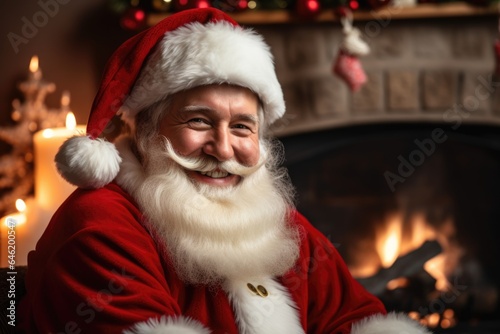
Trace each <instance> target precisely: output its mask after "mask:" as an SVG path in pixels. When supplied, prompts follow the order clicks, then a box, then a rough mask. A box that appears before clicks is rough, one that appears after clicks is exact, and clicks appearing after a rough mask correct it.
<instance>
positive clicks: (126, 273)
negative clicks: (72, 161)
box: [19, 184, 421, 334]
mask: <svg viewBox="0 0 500 334" xmlns="http://www.w3.org/2000/svg"><path fill="white" fill-rule="evenodd" d="M143 219H144V218H143V216H142V214H141V212H140V211H139V209H138V207H137V205H136V204H135V201H134V200H133V199H132V198H131V197H130V196H129V195H128V194H127V193H126V192H124V191H123V190H122V189H121V188H120V187H119V186H118V185H116V184H110V185H108V186H106V187H105V188H102V189H98V190H81V189H78V190H76V192H75V193H73V194H72V195H71V196H70V197H69V199H68V200H67V201H66V202H65V203H64V204H63V205H62V207H61V208H60V209H59V210H58V211H57V213H56V214H55V215H54V217H53V219H52V220H51V222H50V224H49V225H48V228H47V229H46V231H45V233H44V234H43V236H42V237H41V239H40V240H39V242H38V244H37V246H36V250H35V251H33V252H31V253H30V254H29V259H28V268H29V269H28V273H27V277H26V288H27V296H26V298H25V299H24V300H23V301H22V302H21V305H20V309H19V318H20V319H19V321H20V326H19V328H20V329H21V332H26V333H107V334H112V333H121V332H122V331H123V330H125V329H128V328H131V327H132V326H133V325H134V324H137V323H141V322H145V321H147V320H148V319H159V318H160V317H162V316H163V318H162V319H161V320H158V321H152V320H150V322H149V323H146V324H143V326H142V327H141V328H139V329H138V330H137V332H139V333H148V332H150V329H152V328H156V329H157V330H159V329H162V331H157V332H155V333H181V331H177V330H176V328H182V329H186V331H185V333H205V332H208V331H205V330H204V329H203V328H202V326H201V325H203V327H204V328H205V329H208V330H209V331H211V332H212V333H220V334H223V333H227V334H232V333H239V332H241V333H243V332H248V333H251V332H252V330H251V328H252V325H253V324H254V322H255V323H257V322H260V323H263V326H264V327H265V326H266V323H267V324H273V325H276V326H278V327H275V328H283V331H282V333H287V334H288V333H291V332H292V331H290V330H287V329H286V328H287V327H286V326H288V324H289V323H292V322H293V321H294V319H289V318H287V316H286V315H285V316H284V317H283V316H281V314H280V313H279V312H276V310H274V309H273V305H270V307H269V308H268V309H267V310H266V308H265V307H264V308H262V310H264V311H258V308H259V306H257V307H256V309H255V312H254V313H252V309H251V310H250V312H249V313H247V314H246V315H245V314H243V315H242V313H241V309H240V308H241V307H243V308H245V305H247V304H248V303H247V301H248V300H244V299H245V298H247V297H245V298H243V300H235V299H238V298H237V296H236V295H237V293H235V294H234V295H231V293H229V295H228V292H227V291H228V289H223V288H222V287H218V288H214V287H207V286H193V285H187V284H185V283H184V282H182V281H181V280H180V279H179V277H178V276H177V275H176V273H175V270H174V268H173V267H172V265H171V263H170V262H169V260H168V257H167V256H165V255H164V256H162V254H163V253H164V252H163V248H162V247H161V246H159V244H157V243H156V242H155V241H154V239H153V238H152V237H151V234H150V233H149V232H148V231H147V230H146V228H145V227H144V225H143V223H142V222H143ZM294 223H295V224H297V225H299V227H300V229H302V230H303V237H302V240H301V246H300V259H299V260H298V262H297V264H296V266H295V268H293V269H292V270H290V271H289V272H288V273H287V274H286V275H284V276H283V277H280V278H277V279H275V280H274V281H273V282H274V283H273V282H271V285H273V284H274V285H276V286H277V287H278V288H277V289H274V291H271V292H270V294H271V295H272V294H273V293H274V292H275V291H279V289H280V287H281V288H282V290H284V291H282V292H283V293H282V294H281V293H279V292H276V293H275V295H281V296H282V297H283V298H282V299H283V300H284V301H285V303H287V304H288V305H290V306H291V309H293V312H294V313H295V315H294V317H297V319H295V320H296V321H297V324H298V326H299V327H301V328H302V329H303V331H304V332H306V333H321V334H324V333H350V332H351V327H352V324H353V323H354V322H358V321H359V320H361V319H366V317H368V316H370V315H372V314H384V313H385V310H384V307H383V305H382V304H381V302H380V301H379V300H378V299H377V298H375V297H374V296H372V295H370V294H369V293H368V292H367V291H365V289H363V288H362V287H361V286H360V284H358V283H357V281H355V280H354V279H353V278H352V277H351V275H350V274H349V272H348V269H347V267H346V265H345V264H344V262H343V261H342V259H341V257H340V255H339V254H338V252H337V251H336V249H335V247H334V246H333V245H332V244H331V243H330V242H329V241H328V240H327V239H326V238H325V237H324V236H323V235H322V234H321V233H320V232H319V231H317V230H316V229H315V228H313V227H312V226H311V224H310V223H309V222H308V221H307V220H306V219H305V218H304V217H303V216H302V215H300V214H299V213H296V214H295V216H294ZM257 283H258V282H256V284H257ZM267 288H268V289H269V285H268V286H267ZM271 290H272V289H271ZM243 294H245V293H243ZM249 298H250V297H249ZM254 298H255V299H253V300H254V301H250V302H251V303H254V302H255V303H264V301H266V298H263V297H260V296H255V297H254ZM264 306H265V305H264ZM268 306H269V305H268ZM252 307H253V306H250V308H252ZM274 308H275V309H276V307H274ZM378 320H380V319H378ZM392 320H394V319H392ZM396 321H397V319H396ZM371 322H373V321H371ZM260 325H262V324H260ZM260 325H258V326H260ZM176 326H180V327H176ZM258 326H257V327H256V328H259V327H258ZM279 326H284V327H279ZM391 326H393V325H392V324H390V325H389V327H391ZM292 327H293V326H292ZM362 327H363V326H361V327H360V328H361V329H360V331H359V333H365V332H364V331H363V330H362ZM383 327H385V326H383ZM257 330H258V329H257ZM263 331H264V330H262V332H263ZM293 331H295V330H293ZM398 332H399V333H400V331H395V333H398ZM420 332H421V331H415V332H408V333H420ZM183 333H184V332H183ZM277 333H278V332H277ZM353 333H354V331H353Z"/></svg>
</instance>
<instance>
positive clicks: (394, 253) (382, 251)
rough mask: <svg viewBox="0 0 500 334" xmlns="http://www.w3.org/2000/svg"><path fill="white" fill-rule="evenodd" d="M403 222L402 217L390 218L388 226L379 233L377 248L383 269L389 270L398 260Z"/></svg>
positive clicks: (376, 242)
mask: <svg viewBox="0 0 500 334" xmlns="http://www.w3.org/2000/svg"><path fill="white" fill-rule="evenodd" d="M401 233H402V220H401V216H400V215H393V216H392V217H390V218H389V221H388V222H387V226H386V228H385V229H384V230H383V231H379V237H378V238H377V240H376V241H375V248H376V249H377V253H378V255H379V257H380V261H381V264H382V267H384V268H389V267H390V266H391V265H392V264H393V263H394V261H396V259H397V258H398V255H399V253H400V251H399V248H400V245H401Z"/></svg>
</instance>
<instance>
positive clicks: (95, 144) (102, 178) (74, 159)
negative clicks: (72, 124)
mask: <svg viewBox="0 0 500 334" xmlns="http://www.w3.org/2000/svg"><path fill="white" fill-rule="evenodd" d="M121 161H122V159H121V157H120V155H119V154H118V151H117V149H116V147H115V145H113V143H110V142H107V141H105V140H103V139H99V138H97V139H91V138H90V137H88V136H75V137H72V138H69V139H68V140H66V141H65V142H64V143H63V144H62V146H61V147H60V148H59V152H57V154H56V157H55V162H56V167H57V170H58V171H59V173H60V174H61V176H62V177H63V178H64V179H66V180H67V181H68V182H69V183H71V184H74V185H75V186H78V187H80V188H101V187H103V186H105V185H106V184H108V183H109V182H111V181H113V179H114V178H115V177H116V175H117V174H118V172H119V171H120V163H121Z"/></svg>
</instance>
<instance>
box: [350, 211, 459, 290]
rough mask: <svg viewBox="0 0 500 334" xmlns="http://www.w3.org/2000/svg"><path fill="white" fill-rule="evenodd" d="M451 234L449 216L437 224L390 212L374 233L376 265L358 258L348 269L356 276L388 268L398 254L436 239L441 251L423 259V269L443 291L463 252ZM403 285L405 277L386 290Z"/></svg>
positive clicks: (447, 286)
mask: <svg viewBox="0 0 500 334" xmlns="http://www.w3.org/2000/svg"><path fill="white" fill-rule="evenodd" d="M405 219H406V220H405ZM454 234H455V228H454V224H453V221H452V220H451V219H448V220H447V221H445V222H444V223H443V224H440V225H439V226H438V227H436V226H433V225H431V224H430V223H429V222H428V221H427V219H426V217H425V215H424V214H417V215H413V216H412V217H409V218H405V216H404V215H403V214H402V213H399V212H398V213H393V214H391V215H389V216H387V218H386V219H385V221H384V222H382V224H379V227H378V230H377V231H376V233H375V240H374V248H375V251H376V254H377V255H378V258H379V262H378V264H374V261H373V260H372V261H364V262H361V261H360V262H359V263H358V265H356V266H352V267H350V269H351V272H352V274H353V275H354V276H355V277H359V278H361V277H369V276H371V275H375V274H376V273H377V272H378V271H380V270H382V269H383V268H390V267H391V266H392V265H393V264H394V262H395V261H396V260H397V259H398V258H399V257H401V256H403V255H406V254H408V253H409V252H412V251H414V250H416V249H418V248H419V247H421V246H422V245H423V244H424V243H425V242H426V241H433V240H436V241H437V242H438V243H439V244H440V246H441V247H442V249H443V251H442V252H441V254H439V255H437V256H435V257H433V258H432V259H430V260H428V261H427V262H425V265H424V266H423V270H425V271H426V272H427V273H428V274H429V275H431V276H432V277H433V278H434V279H435V280H436V289H437V290H439V291H446V290H447V289H448V288H449V286H450V283H449V282H448V279H447V277H449V275H450V274H451V271H452V270H453V268H455V266H456V265H457V264H458V260H459V258H460V256H461V255H462V254H463V253H462V250H461V249H460V248H459V247H458V246H457V245H453V244H452V243H450V241H449V240H451V238H452V237H453V235H454ZM364 257H367V256H366V255H364ZM406 284H407V281H406V278H401V279H394V280H392V281H391V282H390V284H388V286H387V289H390V290H393V289H396V288H398V287H403V286H405V285H406Z"/></svg>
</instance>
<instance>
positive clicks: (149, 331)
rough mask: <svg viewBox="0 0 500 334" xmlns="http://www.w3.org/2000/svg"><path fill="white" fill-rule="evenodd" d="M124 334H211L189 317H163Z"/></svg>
mask: <svg viewBox="0 0 500 334" xmlns="http://www.w3.org/2000/svg"><path fill="white" fill-rule="evenodd" d="M123 334H210V331H209V330H208V329H206V328H205V327H203V325H201V324H200V323H199V322H197V321H196V320H193V319H191V318H189V317H166V316H163V317H161V318H159V319H154V318H151V319H149V320H148V321H144V322H140V323H138V324H135V325H134V327H132V328H130V329H128V330H125V331H124V332H123Z"/></svg>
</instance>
